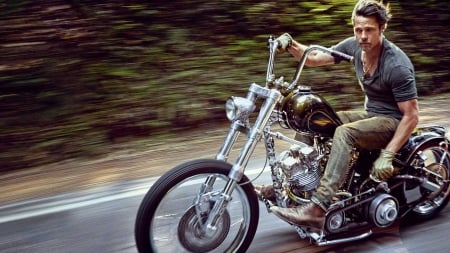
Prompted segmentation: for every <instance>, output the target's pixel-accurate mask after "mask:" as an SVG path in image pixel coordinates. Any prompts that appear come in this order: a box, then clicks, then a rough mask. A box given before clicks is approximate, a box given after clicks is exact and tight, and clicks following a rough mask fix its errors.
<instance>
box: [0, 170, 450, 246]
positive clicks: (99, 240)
mask: <svg viewBox="0 0 450 253" xmlns="http://www.w3.org/2000/svg"><path fill="white" fill-rule="evenodd" d="M261 180H262V179H261ZM261 180H259V182H261ZM153 181H154V180H139V181H133V182H127V183H122V184H112V185H109V186H105V187H100V188H97V189H92V190H89V191H80V192H73V193H68V194H62V195H58V196H53V197H50V198H44V199H39V200H33V201H26V202H20V203H15V204H11V205H5V206H2V207H1V208H0V252H2V253H15V252H33V253H41V252H42V253H49V252H55V253H56V252H58V253H76V252H86V253H88V252H92V253H94V252H95V253H103V252H104V253H107V252H121V253H128V252H130V253H131V252H133V253H135V252H136V248H135V243H134V237H133V236H134V235H133V229H134V228H133V226H134V218H135V214H136V211H137V208H138V205H139V203H140V201H141V199H142V197H143V194H145V192H146V191H147V189H148V186H149V185H151V184H152V182H153ZM263 181H265V182H267V178H266V179H265V180H263ZM449 227H450V206H449V207H447V208H446V209H444V211H443V212H442V213H441V215H440V216H439V217H437V218H436V219H434V220H431V221H428V222H422V223H418V224H402V223H396V224H394V225H393V226H392V227H390V228H388V229H384V230H381V229H380V230H377V231H375V232H374V234H373V235H372V236H371V237H369V238H367V239H364V240H361V241H356V242H352V243H346V244H339V245H335V246H326V247H317V246H314V245H311V244H309V242H308V241H307V240H301V239H300V238H299V237H298V235H297V234H296V232H295V230H294V229H293V228H292V227H290V226H289V225H288V224H286V223H284V222H282V221H281V220H278V219H277V218H275V217H274V216H273V215H271V214H268V213H267V211H266V209H265V207H264V206H263V205H262V204H261V205H260V222H259V226H258V230H257V232H256V234H255V238H254V241H253V243H252V245H251V247H250V249H249V250H248V252H249V253H251V252H255V253H265V252H267V253H269V252H336V253H337V252H409V253H415V252H417V253H419V252H448V248H450V241H449V240H448V239H447V238H448V228H449Z"/></svg>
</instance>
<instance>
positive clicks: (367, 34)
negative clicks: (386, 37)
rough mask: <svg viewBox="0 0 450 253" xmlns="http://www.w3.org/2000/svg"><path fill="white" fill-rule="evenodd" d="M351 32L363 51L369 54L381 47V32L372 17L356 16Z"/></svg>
mask: <svg viewBox="0 0 450 253" xmlns="http://www.w3.org/2000/svg"><path fill="white" fill-rule="evenodd" d="M353 32H354V34H355V38H356V41H358V43H359V46H360V47H361V49H362V50H363V51H366V52H370V50H371V49H373V48H374V47H377V46H379V45H381V42H382V35H383V31H381V30H380V25H379V24H378V22H377V19H376V18H375V17H373V16H371V17H362V16H356V17H355V20H354V23H353Z"/></svg>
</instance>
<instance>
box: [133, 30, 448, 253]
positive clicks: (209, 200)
mask: <svg viewBox="0 0 450 253" xmlns="http://www.w3.org/2000/svg"><path fill="white" fill-rule="evenodd" d="M279 47H280V42H279V41H278V40H276V39H274V38H273V37H272V36H271V37H270V38H269V40H268V48H269V60H268V66H267V75H266V83H265V85H264V86H261V85H258V84H256V83H253V84H251V85H250V87H249V89H248V93H247V95H246V97H230V98H229V99H228V100H227V101H226V104H225V108H226V116H227V117H228V119H229V120H230V121H231V125H230V128H229V131H228V134H227V136H226V138H225V140H224V142H223V145H222V147H221V148H220V150H219V152H218V153H217V155H216V157H215V159H196V160H193V161H189V162H186V163H184V164H181V165H179V166H176V167H175V168H173V169H171V170H170V171H168V172H166V173H165V174H164V175H162V176H161V177H160V178H159V179H158V180H157V181H156V182H155V183H154V184H153V186H152V187H151V188H150V189H149V191H148V193H147V194H146V195H145V197H144V199H143V200H142V202H141V205H140V207H139V210H138V213H137V217H136V223H135V241H136V245H137V248H138V250H139V252H245V251H246V250H247V249H248V247H249V246H250V244H251V242H252V240H253V238H254V235H255V232H256V229H257V226H258V220H259V201H262V202H263V203H264V204H265V205H266V207H267V210H268V211H269V212H270V209H269V208H270V207H271V206H272V205H278V206H281V207H293V206H298V205H303V204H305V203H308V202H309V201H310V197H311V193H312V192H313V191H314V190H315V189H316V187H317V186H318V184H319V181H320V178H321V177H322V175H323V172H324V169H325V166H326V164H327V160H328V157H329V154H330V150H331V147H332V145H333V134H334V131H335V129H336V128H337V127H338V126H339V125H340V124H342V122H341V121H340V119H339V117H338V116H337V114H336V113H335V111H334V110H333V108H332V107H331V106H330V105H329V104H328V103H327V102H326V100H325V99H324V98H323V97H322V96H320V95H319V94H317V93H315V92H313V91H312V89H311V87H308V86H304V85H299V80H300V76H301V73H302V70H303V67H304V65H305V62H306V57H307V55H308V54H309V53H311V52H312V51H315V50H319V51H322V52H325V53H328V54H331V55H333V56H335V57H339V58H340V59H342V60H346V61H352V60H353V58H352V57H351V56H349V55H346V54H343V53H341V52H337V51H334V50H332V49H329V48H325V47H322V46H318V45H312V46H309V47H308V48H307V50H306V51H305V53H304V54H303V56H302V58H301V59H300V60H299V62H298V66H297V68H296V71H295V74H294V78H293V81H292V82H291V83H288V82H285V81H284V78H283V77H282V76H281V77H279V78H276V77H275V74H274V63H275V56H276V54H277V49H278V48H279ZM255 114H256V116H254V117H251V115H255ZM251 122H252V123H251ZM275 125H278V126H281V127H283V128H286V129H289V130H291V131H292V133H297V134H299V136H301V137H302V138H291V137H288V136H286V135H285V134H283V133H280V132H275V131H273V130H272V129H273V128H274V126H275ZM241 133H242V134H243V135H245V136H246V139H245V140H244V141H243V142H242V141H241V142H239V141H238V139H239V136H240V134H241ZM275 141H277V142H278V141H281V142H284V143H287V144H288V146H289V148H288V149H287V150H284V151H282V152H280V153H277V152H276V150H275ZM260 142H261V143H264V145H265V151H266V161H267V162H268V165H269V166H270V171H271V180H272V183H273V188H274V191H275V195H276V200H274V201H271V200H268V199H265V198H264V197H260V198H258V196H257V195H256V193H255V190H254V186H253V184H252V181H250V179H249V177H248V176H247V175H246V174H245V172H246V168H247V166H248V163H249V160H250V159H251V157H252V154H253V153H254V151H255V147H256V146H257V144H258V143H260ZM238 143H241V144H240V145H241V147H240V149H238V150H239V151H238V152H239V153H238V155H237V156H236V160H235V162H234V163H229V162H228V161H227V160H228V158H229V157H230V154H231V153H232V151H234V150H235V149H237V148H236V147H235V146H237V144H238ZM378 153H379V151H378V152H377V151H368V150H360V149H356V148H355V149H353V152H352V155H351V161H352V162H351V163H350V165H349V167H350V168H349V169H348V173H347V175H346V179H345V181H344V182H343V183H342V186H341V188H340V189H339V191H338V192H337V193H336V195H335V200H334V202H333V204H332V205H331V206H330V208H329V209H328V211H327V212H326V215H325V225H324V227H323V228H321V229H320V230H317V229H311V228H308V227H299V226H295V225H292V226H293V227H294V229H295V231H296V232H297V233H298V235H299V236H300V238H303V239H309V240H310V241H311V242H312V243H313V244H316V245H319V246H322V245H329V244H336V243H343V242H349V241H353V240H359V239H362V238H365V237H368V236H370V235H371V234H372V230H373V229H375V228H386V227H389V226H391V225H392V224H393V223H394V222H395V221H396V220H398V219H401V218H404V217H407V216H408V217H414V218H416V219H420V220H427V219H431V218H433V217H435V216H436V215H437V214H438V213H439V212H440V211H441V210H442V209H443V208H444V207H445V206H446V205H447V204H448V202H449V199H450V187H449V183H450V181H449V179H450V171H449V170H450V153H449V139H448V138H447V137H446V130H445V128H444V127H442V126H430V127H421V128H417V129H416V131H415V132H414V133H413V134H412V135H411V137H410V138H409V140H408V142H407V143H406V144H405V145H404V146H403V148H402V149H401V151H400V152H399V153H398V154H397V155H396V158H395V159H394V163H393V164H394V167H395V171H396V174H395V175H394V176H393V177H392V178H391V179H389V180H388V181H387V182H375V181H374V180H372V179H371V178H370V173H369V171H370V169H371V166H372V163H373V161H374V160H375V159H376V157H377V156H378ZM262 169H263V168H262Z"/></svg>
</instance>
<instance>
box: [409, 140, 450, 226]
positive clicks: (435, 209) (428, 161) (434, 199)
mask: <svg viewBox="0 0 450 253" xmlns="http://www.w3.org/2000/svg"><path fill="white" fill-rule="evenodd" d="M421 151H422V154H421V157H422V158H423V160H424V163H425V164H424V165H425V169H426V170H425V172H424V175H425V176H426V178H427V180H428V181H429V183H428V185H432V187H427V188H426V187H420V189H419V192H420V194H421V195H422V197H423V198H424V199H425V200H424V201H422V202H421V203H420V204H418V205H417V206H416V207H415V208H414V209H413V210H412V212H411V216H412V217H413V218H415V219H419V220H427V219H431V218H433V217H435V216H436V215H437V214H438V213H439V212H440V211H442V209H444V207H445V206H446V205H447V204H448V202H449V200H450V185H449V179H450V155H449V153H448V152H447V151H446V150H445V149H444V148H441V147H439V146H438V145H434V146H429V147H425V148H423V149H421Z"/></svg>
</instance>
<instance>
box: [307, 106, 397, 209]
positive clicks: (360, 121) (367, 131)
mask: <svg viewBox="0 0 450 253" xmlns="http://www.w3.org/2000/svg"><path fill="white" fill-rule="evenodd" d="M338 116H339V118H340V119H341V120H342V122H343V123H344V124H343V125H341V126H339V127H337V128H336V132H335V133H334V136H333V146H332V148H331V153H330V157H329V160H328V163H327V166H326V168H325V172H324V175H323V177H322V178H321V180H320V184H319V187H318V188H317V190H316V191H315V192H314V193H313V195H312V198H311V201H312V202H314V203H316V204H318V205H319V206H320V207H321V208H322V209H324V210H327V208H328V207H329V206H330V205H331V200H332V198H333V196H334V194H335V192H336V191H337V190H338V189H339V187H340V186H341V183H343V182H344V180H345V178H344V177H345V175H347V170H348V169H349V164H350V160H351V153H352V150H353V148H354V147H355V148H359V149H365V150H376V149H383V148H385V147H386V145H387V144H388V143H389V141H390V140H391V139H392V137H393V136H394V133H395V130H396V129H397V126H398V123H399V120H397V119H395V118H392V117H385V116H375V117H368V116H367V113H366V112H365V111H343V112H338ZM368 169H370V168H368Z"/></svg>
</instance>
